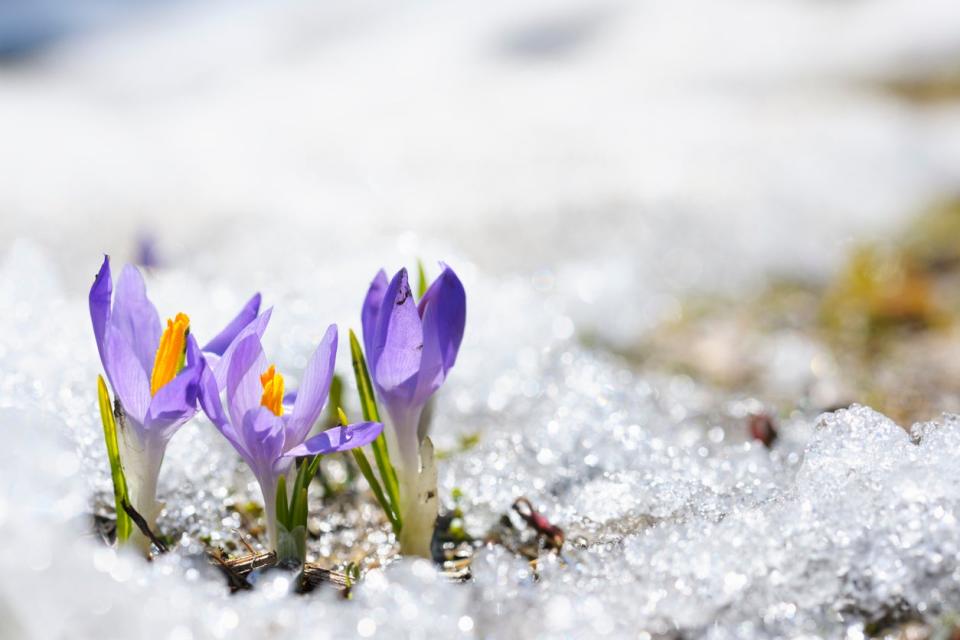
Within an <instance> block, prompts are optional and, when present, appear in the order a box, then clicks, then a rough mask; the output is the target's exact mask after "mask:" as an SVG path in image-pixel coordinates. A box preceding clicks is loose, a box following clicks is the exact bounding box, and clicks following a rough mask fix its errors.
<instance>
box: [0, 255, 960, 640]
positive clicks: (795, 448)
mask: <svg viewBox="0 0 960 640" xmlns="http://www.w3.org/2000/svg"><path fill="white" fill-rule="evenodd" d="M225 259H226V258H225ZM361 262H362V261H361ZM348 264H349V265H350V268H358V267H357V264H356V263H354V262H349V263H348ZM465 267H466V268H465V269H464V272H465V273H466V274H467V275H466V280H467V286H468V289H469V291H470V292H471V316H470V319H471V325H470V326H471V333H470V337H469V341H468V343H467V351H465V352H464V354H465V355H464V357H463V360H462V361H461V362H460V363H459V364H458V368H457V374H456V375H455V376H454V377H453V378H452V379H451V380H450V383H449V386H448V387H446V388H445V390H444V395H443V396H442V400H441V402H440V403H439V404H438V406H437V410H436V417H435V425H436V432H437V436H438V441H439V444H440V445H441V446H443V445H444V444H451V443H453V441H454V440H455V438H453V434H455V433H457V432H461V433H472V432H475V431H476V432H479V433H480V434H481V440H480V444H479V445H478V446H477V447H476V448H474V449H472V450H470V451H468V452H466V453H463V454H460V455H458V456H457V457H455V458H453V459H452V460H449V461H447V462H446V463H445V464H444V465H443V466H442V467H441V485H442V486H441V495H443V496H445V497H446V498H447V503H448V504H449V495H450V492H451V490H452V489H453V487H458V488H459V489H460V490H461V491H462V492H463V494H464V496H465V498H464V499H463V506H464V509H465V511H466V513H467V515H468V518H467V528H468V529H469V530H471V531H474V532H483V531H486V529H487V528H488V527H489V526H491V525H492V524H494V523H495V521H496V520H497V519H498V517H499V516H500V514H502V513H504V512H506V511H507V510H508V509H509V506H510V504H511V502H512V501H513V500H514V498H516V497H517V496H519V495H526V496H528V497H529V498H530V499H531V500H533V502H534V503H535V504H537V505H539V506H540V507H542V509H543V510H544V512H545V513H546V514H547V515H548V517H550V518H551V519H552V520H553V521H555V522H557V523H559V524H561V525H562V526H563V527H564V528H565V529H566V531H567V537H568V541H569V542H568V544H567V546H566V547H565V549H564V551H563V556H562V559H557V558H555V557H546V558H544V559H542V560H541V562H540V564H539V567H538V570H537V572H536V575H534V573H533V571H532V570H531V568H530V566H529V565H528V564H527V563H526V561H524V560H521V559H519V558H517V557H515V556H513V555H512V554H510V553H508V552H506V551H505V550H504V549H502V548H499V547H491V548H487V549H484V550H481V551H480V553H479V554H478V556H477V557H476V558H475V560H474V562H473V574H474V580H473V581H472V582H469V583H467V584H453V583H450V582H447V581H446V580H444V579H442V578H441V577H440V576H439V575H438V574H437V572H436V571H435V569H434V568H432V567H431V566H430V565H429V564H427V563H424V562H422V561H418V562H407V561H402V562H398V563H394V564H391V565H388V566H387V567H386V568H385V569H383V570H375V571H372V572H370V573H369V574H368V575H367V577H366V580H365V581H364V582H363V584H362V586H360V588H359V589H357V591H356V595H355V600H353V601H350V602H345V601H340V600H338V598H337V597H336V596H335V595H334V593H333V591H332V590H331V591H330V592H329V593H328V592H325V591H323V590H321V592H315V593H314V594H312V595H310V596H306V597H297V596H291V595H289V594H288V590H289V587H290V576H288V575H286V574H283V573H267V574H265V575H264V576H263V577H261V579H260V580H259V582H258V586H257V589H256V590H255V591H254V592H253V593H248V594H242V595H238V596H229V595H227V591H226V589H225V587H224V583H223V579H222V577H221V576H220V575H219V574H218V573H217V572H216V571H214V570H213V569H211V568H210V567H209V566H207V565H206V563H205V562H204V561H203V560H202V558H201V557H199V556H197V555H195V554H196V552H197V551H198V549H199V547H198V544H197V542H196V539H195V538H191V535H185V536H184V537H183V539H182V541H181V546H179V547H178V548H177V549H176V550H175V551H174V552H173V553H172V554H170V555H168V556H165V557H162V558H161V559H159V560H157V561H155V562H154V563H153V564H152V565H147V564H145V563H144V562H143V561H142V560H140V559H139V558H136V557H133V556H127V555H124V554H119V555H118V554H116V553H115V552H114V551H112V550H109V549H107V548H105V547H103V546H102V545H101V544H100V543H99V542H98V541H97V540H96V538H95V537H94V536H93V535H92V534H89V533H84V532H85V531H88V530H89V527H90V523H89V512H90V510H91V507H92V504H93V503H94V502H95V499H96V500H97V501H99V502H100V503H106V504H108V503H109V498H108V496H109V484H108V482H109V481H108V472H107V466H106V463H105V460H104V456H103V454H102V451H101V448H102V443H101V437H102V436H101V433H100V428H99V424H98V423H97V422H96V417H95V416H96V414H95V411H94V410H93V408H92V404H93V398H94V396H93V377H94V375H95V372H96V371H97V367H98V364H97V362H96V353H95V349H94V347H93V345H92V342H91V341H90V338H89V331H88V326H87V319H86V316H85V314H86V310H85V304H84V300H83V298H82V296H77V295H73V294H71V295H65V293H64V292H63V291H62V289H60V288H59V285H58V284H57V282H56V278H55V276H54V275H53V272H52V265H51V264H50V263H49V262H48V259H47V258H46V257H44V255H43V254H42V253H41V252H39V251H38V250H37V249H35V248H33V247H30V246H27V245H24V244H19V245H17V246H16V247H15V248H14V250H13V252H12V253H11V255H10V256H9V257H8V260H7V263H6V265H5V266H4V268H3V271H2V273H0V282H2V286H3V291H2V293H3V295H4V297H5V299H8V300H16V301H17V302H16V303H15V304H14V306H13V308H12V309H11V312H10V313H8V314H7V315H6V316H5V317H4V318H3V321H2V322H3V324H2V335H4V336H5V341H4V343H3V350H4V352H3V362H4V376H3V382H2V384H3V388H2V397H3V405H4V406H3V409H2V420H3V425H4V433H5V441H6V442H5V447H4V448H3V451H2V454H0V456H2V458H0V468H2V470H3V471H2V473H3V475H4V483H3V484H2V492H0V532H2V535H3V539H4V541H5V544H4V545H3V547H2V549H0V561H2V566H3V567H4V571H5V573H4V581H3V588H2V591H0V592H2V594H3V602H4V607H5V609H7V614H12V615H10V617H7V615H5V617H7V620H8V621H9V620H12V621H13V624H14V625H15V628H17V629H19V630H25V631H29V632H31V634H32V635H33V636H34V637H60V636H64V635H68V634H69V635H73V634H79V635H81V636H82V635H97V634H99V633H100V631H101V630H103V629H105V628H112V629H120V628H123V629H126V630H127V631H126V632H124V633H125V634H126V633H134V635H144V636H149V637H173V638H181V637H182V638H188V637H207V636H210V637H221V636H226V635H231V636H234V637H238V635H239V637H251V638H255V637H263V636H264V634H273V635H277V636H279V635H288V634H289V635H292V636H297V635H300V636H302V637H317V636H318V635H319V636H321V637H322V636H324V635H330V636H337V635H341V634H353V633H357V634H359V635H361V636H368V635H375V634H380V635H382V636H383V637H395V636H396V634H400V635H406V634H409V635H411V636H417V635H419V636H421V637H426V636H427V635H432V634H435V633H443V634H444V635H456V634H463V635H468V636H469V635H471V634H479V635H482V636H490V637H518V638H519V637H531V636H535V635H538V634H543V635H550V634H555V635H558V636H578V637H596V636H598V635H603V634H612V635H615V636H620V635H624V634H626V635H633V634H636V633H637V632H638V630H645V631H647V632H649V633H651V634H654V635H656V634H666V635H671V634H672V633H675V632H680V633H683V634H692V635H701V634H702V635H706V636H711V637H728V636H742V637H757V636H768V635H769V636H775V635H782V634H787V635H795V634H799V633H810V634H821V635H825V636H832V637H836V636H838V635H842V634H843V633H845V632H846V631H845V630H847V629H850V630H852V631H851V632H852V633H856V632H857V630H858V629H859V628H860V626H861V625H862V624H863V621H864V620H868V619H877V618H883V617H885V616H889V615H891V614H895V613H903V612H906V611H917V612H926V613H930V614H935V613H936V612H937V611H939V610H941V609H942V608H944V607H945V608H947V609H950V608H951V607H952V606H956V605H958V604H960V592H958V588H957V584H958V581H957V578H958V577H960V574H958V571H960V569H958V560H960V549H958V546H957V545H958V539H957V535H956V531H957V529H956V519H957V517H958V513H960V493H958V487H960V466H958V465H957V464H956V451H957V450H958V447H960V425H958V424H957V422H956V421H955V420H954V419H952V418H951V419H947V420H946V421H945V422H944V423H936V424H929V425H921V426H918V427H916V428H915V430H914V438H913V439H911V436H910V435H909V434H908V433H907V432H906V431H905V430H903V429H901V428H900V427H898V426H897V425H895V424H893V423H892V422H891V421H889V420H888V419H886V418H885V417H884V416H882V415H879V414H877V413H875V412H873V411H872V410H870V409H867V408H863V407H854V408H852V409H850V410H845V411H839V412H837V413H835V414H827V415H824V416H821V417H819V418H817V417H814V416H803V415H797V416H796V417H795V418H794V419H792V420H788V421H787V423H786V424H785V425H784V427H783V435H782V437H781V439H780V440H779V441H778V443H777V445H776V446H775V447H774V449H773V451H767V450H766V449H764V448H763V447H761V446H758V445H757V444H751V443H748V442H745V441H744V439H743V435H742V434H743V417H744V416H745V414H746V413H747V412H748V411H750V410H754V409H756V406H755V404H754V403H753V402H752V401H749V400H737V399H724V398H722V397H718V396H715V395H712V394H710V393H709V392H707V391H706V390H704V389H700V388H698V387H697V386H696V385H695V384H694V383H693V382H691V381H690V380H688V379H685V378H682V377H680V378H657V379H653V380H651V379H645V378H644V377H641V376H638V375H636V374H634V373H631V372H629V371H628V370H627V369H626V368H625V367H624V365H623V364H622V363H620V362H618V361H615V360H612V359H610V358H608V357H605V356H603V355H600V354H596V353H591V352H589V351H585V350H584V349H583V348H581V347H579V346H577V344H576V342H575V341H573V340H572V339H571V338H570V337H569V336H567V335H565V334H566V331H565V330H564V327H563V326H562V325H563V323H562V322H559V323H558V322H557V318H558V317H562V316H553V317H551V315H550V314H549V313H546V312H544V311H543V309H542V308H540V309H539V310H538V311H537V312H536V313H533V312H532V311H531V312H530V313H528V314H527V315H524V316H523V317H517V316H515V315H513V314H505V313H504V309H530V310H533V309H537V308H538V296H537V295H536V294H534V293H531V292H530V291H525V290H524V289H523V288H521V287H515V286H514V287H511V286H510V285H508V284H503V283H495V282H491V281H488V280H486V279H485V278H483V277H482V276H480V275H478V274H477V273H475V272H471V269H470V267H469V265H465ZM316 273H317V274H319V275H320V278H321V279H323V274H324V273H325V271H324V270H323V268H322V267H319V266H318V267H317V270H316ZM28 275H30V276H31V278H27V276H28ZM348 280H353V278H348ZM350 284H351V285H353V284H355V283H353V282H350ZM150 286H151V291H152V292H153V294H154V297H155V298H156V299H157V301H158V304H159V306H160V308H161V309H170V308H171V306H170V305H171V304H173V302H172V301H173V300H178V301H180V302H181V303H182V304H183V305H184V306H185V307H186V308H189V309H190V310H191V311H192V313H193V316H194V317H198V318H199V317H202V316H203V314H204V311H206V310H210V315H211V316H213V315H224V311H223V310H220V309H216V310H212V309H211V307H213V306H215V305H211V304H210V302H209V301H206V302H205V299H206V297H207V296H206V294H207V293H208V292H209V291H214V292H215V291H217V290H218V287H217V285H216V284H211V285H210V286H209V287H205V286H202V285H201V284H200V283H198V282H196V281H193V280H192V279H191V278H190V277H189V276H188V275H187V274H185V273H182V272H179V271H173V272H169V273H166V274H163V275H161V276H158V277H155V278H153V279H151V281H150ZM324 288H325V289H327V290H328V291H329V292H330V295H329V297H328V298H327V302H329V304H327V303H326V302H325V303H315V302H311V301H308V300H310V299H308V298H305V299H304V302H303V303H302V306H301V308H300V309H299V310H298V309H297V306H296V305H292V309H293V311H292V313H286V314H285V313H283V310H284V309H291V305H290V303H289V302H288V304H286V305H285V304H283V300H284V299H288V300H289V299H291V298H292V296H293V295H295V294H294V293H292V292H290V291H289V290H286V291H285V290H284V289H285V287H284V286H283V285H279V286H278V288H277V289H278V290H277V291H276V293H275V295H276V296H277V297H278V298H279V299H278V300H276V303H277V309H278V313H277V316H278V318H277V322H276V324H275V325H274V326H272V327H271V328H270V330H269V332H268V336H269V337H268V345H270V346H272V347H275V348H277V349H278V351H276V352H275V353H279V354H280V357H279V358H278V360H279V362H280V366H281V367H283V368H284V369H285V370H296V369H297V364H296V363H298V362H300V360H301V359H302V354H303V353H305V352H306V348H305V345H307V344H308V343H309V341H310V340H314V339H316V338H317V336H318V335H319V334H318V332H319V331H320V330H321V327H320V326H318V323H317V322H316V321H314V320H313V319H312V315H313V313H318V314H319V313H321V312H322V313H323V314H324V316H325V317H335V318H340V317H341V314H343V317H344V321H345V322H349V315H351V310H350V308H349V307H350V306H351V305H350V304H349V302H350V301H351V300H352V299H354V298H356V289H355V288H354V287H349V288H347V287H346V286H345V288H344V289H343V291H342V292H341V291H340V290H339V289H338V288H337V286H336V285H335V284H333V281H332V280H331V282H330V284H329V285H325V286H324ZM214 297H216V296H214ZM236 300H237V301H239V300H240V297H239V296H238V297H237V299H236ZM312 300H317V298H313V299H312ZM336 300H342V302H334V301H336ZM228 306H229V305H228ZM341 307H342V308H341ZM283 316H286V318H284V317H283ZM206 322H207V324H209V323H210V320H209V319H207V320H206ZM197 324H200V321H199V320H198V321H197ZM321 324H322V323H321ZM558 334H559V336H558ZM12 336H16V337H17V340H16V341H15V342H14V341H13V340H11V339H10V338H11V337H12ZM345 365H347V362H346V360H345V359H341V362H340V369H341V371H343V370H344V367H345ZM344 372H345V371H344ZM228 494H229V495H231V496H233V497H235V498H236V496H240V498H238V499H243V497H244V496H246V498H248V499H254V500H255V499H257V492H256V488H255V485H254V484H253V483H252V477H251V476H250V475H249V472H247V471H246V470H245V469H243V468H242V467H241V466H240V465H239V464H237V462H236V460H235V456H234V455H233V454H232V452H231V451H230V450H229V447H227V446H225V445H224V443H222V442H220V441H219V440H218V436H217V434H216V433H215V430H213V429H212V428H211V426H210V425H209V424H208V423H206V422H205V421H203V420H199V419H198V420H196V421H195V422H194V423H193V424H191V425H190V426H188V427H187V428H185V429H184V430H183V431H182V432H181V433H179V434H178V435H177V437H176V439H175V440H174V442H173V444H172V446H171V448H170V449H169V451H168V454H167V461H166V464H165V467H164V472H163V477H162V480H161V497H162V498H163V499H165V500H166V501H167V503H168V512H167V514H166V516H165V517H164V518H163V519H162V520H161V526H162V527H164V528H165V529H166V530H167V531H189V532H190V533H191V534H192V535H193V536H197V535H208V534H210V533H211V532H213V533H215V534H216V536H223V537H231V536H232V535H234V534H233V533H232V531H231V530H232V529H233V528H236V527H237V526H239V523H238V522H235V521H233V520H231V515H230V512H229V511H228V510H227V509H226V508H225V507H224V498H225V497H226V496H227V495H228ZM314 551H316V549H314ZM320 560H321V561H322V558H320ZM8 624H9V622H8ZM132 630H140V631H139V632H134V631H132Z"/></svg>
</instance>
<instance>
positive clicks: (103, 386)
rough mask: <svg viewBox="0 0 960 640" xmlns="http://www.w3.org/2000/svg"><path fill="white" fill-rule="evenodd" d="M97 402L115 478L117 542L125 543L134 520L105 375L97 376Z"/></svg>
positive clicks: (111, 472) (112, 474)
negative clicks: (129, 504) (130, 514)
mask: <svg viewBox="0 0 960 640" xmlns="http://www.w3.org/2000/svg"><path fill="white" fill-rule="evenodd" d="M97 403H98V404H99V406H100V420H101V421H102V422H103V437H104V440H105V441H106V445H107V458H108V459H109V460H110V476H111V478H112V480H113V498H114V503H115V509H116V512H117V543H118V544H123V543H124V542H126V541H127V540H128V539H129V538H130V534H131V533H133V521H132V520H131V519H130V516H129V515H127V512H126V510H125V509H124V508H123V504H124V502H128V498H127V479H126V476H125V475H124V473H123V465H122V464H121V461H120V444H119V442H118V440H117V423H116V420H115V419H114V417H113V410H112V409H111V407H110V392H109V391H107V383H106V382H104V380H103V376H97Z"/></svg>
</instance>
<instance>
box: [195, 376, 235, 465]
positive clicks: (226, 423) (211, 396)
mask: <svg viewBox="0 0 960 640" xmlns="http://www.w3.org/2000/svg"><path fill="white" fill-rule="evenodd" d="M197 399H198V400H199V402H200V407H201V408H202V409H203V412H204V413H205V414H207V417H208V418H209V419H210V422H212V423H213V426H215V427H216V428H217V430H218V431H219V432H220V433H221V434H223V437H224V438H226V439H227V441H228V442H230V444H232V445H233V448H234V449H236V450H237V453H239V454H240V455H241V456H244V457H247V455H248V454H247V450H246V448H245V447H244V445H243V442H241V440H240V436H239V435H238V434H237V431H236V429H234V427H233V425H232V424H230V420H229V419H228V418H227V414H226V412H225V411H224V409H223V403H222V402H221V401H220V389H219V388H218V387H217V379H216V378H214V377H213V371H212V370H211V369H210V367H209V366H205V367H204V368H203V371H202V372H201V374H200V393H199V397H198V398H197Z"/></svg>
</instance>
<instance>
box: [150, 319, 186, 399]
mask: <svg viewBox="0 0 960 640" xmlns="http://www.w3.org/2000/svg"><path fill="white" fill-rule="evenodd" d="M188 333H190V318H188V317H187V316H186V314H183V313H178V314H177V317H176V318H174V319H173V320H169V319H168V320H167V328H166V329H165V330H164V332H163V335H162V336H160V346H159V347H157V355H156V357H155V358H154V360H153V374H152V375H151V376H150V394H151V395H154V396H155V395H157V391H160V389H161V388H162V387H163V385H165V384H167V383H168V382H170V381H171V380H173V379H174V377H175V376H176V375H177V374H178V373H180V369H182V368H183V359H184V357H186V353H187V334H188Z"/></svg>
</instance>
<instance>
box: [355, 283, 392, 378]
mask: <svg viewBox="0 0 960 640" xmlns="http://www.w3.org/2000/svg"><path fill="white" fill-rule="evenodd" d="M386 292H387V274H386V273H384V271H383V269H380V271H378V272H377V275H376V277H375V278H374V279H373V282H371V283H370V288H369V289H367V297H366V298H364V300H363V310H362V311H361V312H360V323H361V326H362V329H363V349H364V351H365V352H366V357H367V360H368V362H367V366H369V367H373V364H374V363H373V361H372V360H371V358H373V338H374V333H376V328H377V318H378V317H379V315H380V307H381V305H382V304H383V295H384V294H385V293H386Z"/></svg>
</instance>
